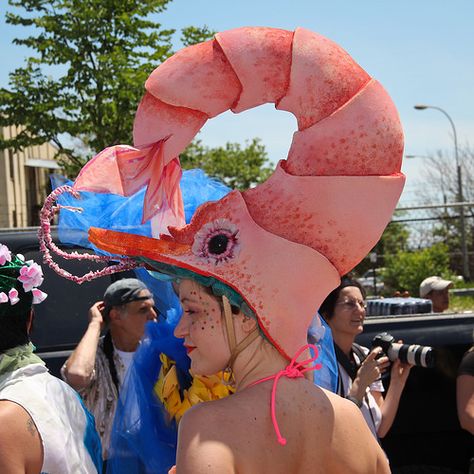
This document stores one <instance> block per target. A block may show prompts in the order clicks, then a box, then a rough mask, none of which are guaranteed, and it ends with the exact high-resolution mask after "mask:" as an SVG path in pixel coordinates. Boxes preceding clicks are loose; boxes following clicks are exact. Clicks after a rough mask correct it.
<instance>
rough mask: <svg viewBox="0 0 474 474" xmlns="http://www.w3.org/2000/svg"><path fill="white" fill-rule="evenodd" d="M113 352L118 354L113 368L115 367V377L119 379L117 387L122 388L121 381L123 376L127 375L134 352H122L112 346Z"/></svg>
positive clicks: (123, 378)
mask: <svg viewBox="0 0 474 474" xmlns="http://www.w3.org/2000/svg"><path fill="white" fill-rule="evenodd" d="M114 352H115V354H117V356H118V359H119V360H118V361H117V358H115V361H116V364H115V368H116V369H117V377H118V381H119V387H120V388H122V385H123V381H124V380H125V376H126V375H127V372H128V369H129V367H130V366H131V365H132V360H133V356H134V354H135V352H124V351H121V350H119V349H117V348H116V347H115V346H114Z"/></svg>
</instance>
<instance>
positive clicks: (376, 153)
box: [74, 27, 404, 359]
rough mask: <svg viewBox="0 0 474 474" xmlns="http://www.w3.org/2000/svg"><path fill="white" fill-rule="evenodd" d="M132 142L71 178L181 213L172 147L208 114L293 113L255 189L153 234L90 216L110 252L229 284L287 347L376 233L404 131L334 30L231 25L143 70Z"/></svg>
mask: <svg viewBox="0 0 474 474" xmlns="http://www.w3.org/2000/svg"><path fill="white" fill-rule="evenodd" d="M145 87H146V91H147V92H146V93H145V96H144V97H143V99H142V101H141V103H140V105H139V107H138V111H137V114H136V118H135V124H134V142H135V148H131V147H122V146H118V147H112V148H108V149H106V150H105V151H104V152H102V153H100V154H99V155H98V156H97V157H96V158H94V159H93V160H91V162H89V163H88V165H86V167H85V168H84V169H83V171H82V172H81V174H80V175H79V177H78V179H77V180H76V183H75V186H74V188H75V190H77V191H80V190H88V191H91V190H92V191H107V192H116V193H120V194H125V195H129V194H131V193H133V192H135V191H136V190H138V189H139V188H140V187H142V186H144V185H147V186H148V189H147V193H146V198H145V203H144V215H143V218H144V219H148V218H150V217H152V216H154V215H156V214H157V212H159V211H160V210H161V211H164V210H169V209H174V212H175V214H176V215H177V216H178V217H179V215H180V212H181V211H180V207H179V205H180V194H179V188H178V181H179V177H180V170H179V161H178V159H177V157H178V155H179V153H180V152H182V151H183V150H184V149H185V147H186V146H187V145H188V143H189V142H190V141H191V140H192V138H193V137H194V136H195V135H196V133H197V132H198V131H199V129H200V128H201V127H202V126H203V125H204V123H205V122H206V121H207V120H208V119H209V118H212V117H215V116H216V115H218V114H220V113H222V112H224V111H226V110H228V109H231V110H232V111H233V112H235V113H238V112H241V111H243V110H247V109H250V108H252V107H256V106H258V105H260V104H263V103H266V102H273V103H275V104H276V108H277V109H280V110H286V111H289V112H292V113H293V114H294V115H295V116H296V118H297V120H298V131H296V132H295V134H294V136H293V142H292V145H291V149H290V151H289V155H288V158H287V159H286V160H282V161H280V162H279V163H278V165H277V167H276V170H275V172H274V173H273V175H272V176H271V177H270V178H269V179H268V180H267V181H266V182H265V183H264V184H261V185H259V186H257V187H256V188H253V189H249V190H247V191H245V192H239V191H233V192H232V193H230V194H229V195H227V196H225V197H224V198H222V199H220V200H219V201H216V202H210V203H206V204H204V205H202V206H201V207H199V208H198V210H197V211H196V214H195V215H194V217H193V219H192V221H191V223H190V224H189V225H187V226H184V227H170V228H169V234H170V235H161V238H160V239H153V238H147V237H141V236H136V235H130V234H124V233H118V232H114V231H110V230H105V229H97V228H92V229H91V230H90V233H89V238H90V240H91V241H92V242H93V243H94V244H95V245H97V246H98V247H100V248H102V249H104V250H107V251H110V252H112V253H115V254H119V255H124V256H128V257H132V258H137V259H139V260H142V259H143V258H144V259H145V260H146V261H147V262H148V263H150V262H151V265H152V266H153V262H160V263H161V264H167V265H171V266H173V267H180V268H183V269H187V270H190V271H192V272H194V273H196V274H199V275H203V276H210V277H213V278H216V279H218V280H220V281H221V282H223V283H225V284H226V285H228V286H229V287H231V288H232V289H234V290H236V291H237V292H238V293H239V294H240V295H241V296H242V297H243V298H244V300H245V302H246V303H247V304H248V306H249V307H250V308H251V309H252V310H253V312H254V313H255V314H256V316H257V319H258V324H259V327H260V328H261V330H263V332H264V333H265V335H266V336H267V337H268V339H269V340H270V341H271V342H272V343H273V344H274V345H275V347H276V348H277V349H278V350H279V351H280V352H281V353H282V354H283V355H284V356H285V357H287V358H288V359H291V357H292V356H293V355H294V354H295V353H297V351H298V349H300V348H301V347H302V346H303V345H304V344H306V334H307V329H308V326H309V325H310V322H311V319H312V318H313V316H314V315H315V313H316V311H317V309H318V308H319V306H320V304H321V302H322V301H323V299H324V298H325V297H326V295H327V294H328V293H329V292H330V291H331V290H332V289H334V288H335V287H336V286H337V285H338V283H339V280H340V275H343V274H345V273H346V272H348V271H349V270H351V269H352V268H353V267H354V266H355V265H356V264H357V263H358V262H359V261H360V260H361V259H362V258H363V257H364V256H365V255H366V254H367V253H368V252H369V250H370V249H371V248H372V247H373V246H374V245H375V243H376V242H377V241H378V239H379V238H380V236H381V234H382V232H383V230H384V228H385V226H386V225H387V223H388V221H389V219H390V217H391V214H392V212H393V209H394V208H395V205H396V203H397V201H398V199H399V196H400V193H401V191H402V188H403V185H404V176H403V175H402V174H401V173H400V167H401V159H402V154H403V134H402V130H401V125H400V121H399V117H398V114H397V111H396V109H395V107H394V104H393V103H392V101H391V100H390V98H389V96H388V94H387V93H386V92H385V90H384V89H383V88H382V86H381V85H380V84H379V83H378V82H377V81H376V80H374V79H372V78H370V76H369V75H368V74H367V73H366V72H365V71H364V70H363V69H362V68H361V67H360V66H358V65H357V64H356V63H355V62H354V61H353V60H352V58H351V57H350V56H349V55H348V54H347V53H346V52H345V51H344V50H343V49H341V48H340V47H339V46H337V45H336V44H335V43H333V42H332V41H330V40H328V39H326V38H324V37H323V36H320V35H318V34H316V33H313V32H311V31H308V30H306V29H304V28H297V29H296V31H295V32H290V31H285V30H280V29H273V28H252V27H249V28H238V29H234V30H230V31H226V32H223V33H219V34H217V35H216V36H215V38H214V39H213V40H211V41H207V42H204V43H200V44H198V45H195V46H190V47H188V48H185V49H183V50H181V51H179V52H178V53H176V54H175V55H174V56H172V57H170V58H169V59H168V60H167V61H165V62H164V63H163V64H162V65H161V66H159V67H158V68H157V69H155V71H153V73H152V74H151V75H150V77H149V78H148V80H147V82H146V84H145Z"/></svg>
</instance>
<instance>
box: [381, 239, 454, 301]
mask: <svg viewBox="0 0 474 474" xmlns="http://www.w3.org/2000/svg"><path fill="white" fill-rule="evenodd" d="M431 275H439V276H442V277H446V278H450V277H451V273H450V270H449V251H448V247H447V246H446V245H445V244H443V243H437V244H434V245H432V246H431V247H428V248H425V249H423V250H415V251H403V250H400V251H398V252H397V253H396V254H394V255H388V256H387V257H386V259H385V272H384V281H385V285H387V286H388V287H389V288H391V289H392V290H401V291H404V290H408V291H409V292H410V294H411V295H412V296H418V289H419V285H420V283H421V282H422V281H423V280H424V279H425V278H426V277H428V276H431Z"/></svg>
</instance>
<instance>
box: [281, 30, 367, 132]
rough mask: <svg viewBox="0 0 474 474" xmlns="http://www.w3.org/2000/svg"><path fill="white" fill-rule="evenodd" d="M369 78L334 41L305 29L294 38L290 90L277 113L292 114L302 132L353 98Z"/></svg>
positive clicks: (296, 32) (299, 31) (297, 32)
mask: <svg viewBox="0 0 474 474" xmlns="http://www.w3.org/2000/svg"><path fill="white" fill-rule="evenodd" d="M369 79H370V76H369V75H368V74H367V73H366V72H365V71H364V70H363V69H362V68H361V67H360V66H359V65H358V64H357V63H356V62H355V61H354V60H353V59H352V58H351V57H350V56H349V54H347V53H346V52H345V51H344V50H343V49H342V48H341V47H340V46H338V45H337V44H336V43H334V42H333V41H331V40H329V39H327V38H325V37H324V36H321V35H319V34H317V33H313V32H312V31H309V30H306V29H305V28H297V29H296V31H295V35H294V38H293V50H292V62H291V76H290V86H289V89H288V92H287V94H286V95H285V96H284V97H283V98H282V99H281V100H280V102H279V103H278V104H277V109H280V110H287V111H288V112H292V113H293V114H294V115H295V117H296V118H297V120H298V129H299V130H304V129H306V128H308V127H311V125H314V124H315V123H317V122H319V121H320V120H322V119H324V118H325V117H327V116H329V115H331V114H332V113H333V112H335V111H336V110H337V109H338V108H339V107H341V106H342V105H344V104H345V103H346V102H347V101H348V100H350V99H351V98H352V96H354V95H355V94H356V93H357V92H358V91H359V90H360V89H361V88H362V87H363V86H364V84H366V83H367V82H368V81H369Z"/></svg>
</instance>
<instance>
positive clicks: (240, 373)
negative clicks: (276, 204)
mask: <svg viewBox="0 0 474 474" xmlns="http://www.w3.org/2000/svg"><path fill="white" fill-rule="evenodd" d="M1 250H2V255H3V256H4V261H3V265H1V266H0V289H1V290H2V293H1V295H8V296H7V298H8V300H7V301H5V302H3V303H2V304H0V323H1V327H2V332H1V335H0V354H1V355H0V420H1V421H2V423H0V471H1V472H16V471H15V469H24V472H40V471H41V472H50V473H54V472H102V470H103V472H105V471H106V463H104V465H103V466H102V464H101V463H102V461H104V462H106V460H107V450H108V447H109V443H110V433H111V430H112V426H113V420H114V415H115V410H116V406H117V401H118V398H119V394H120V391H121V388H122V386H123V384H124V381H125V380H126V372H127V370H128V368H129V367H130V365H131V364H132V358H133V355H134V353H135V351H136V349H137V347H138V346H139V344H140V339H141V338H142V336H143V333H144V330H145V325H146V323H147V322H151V323H152V324H157V322H156V311H155V309H154V301H153V295H152V293H151V292H150V290H149V289H148V288H147V287H146V285H145V284H144V283H143V282H141V281H140V280H138V279H134V278H126V279H122V280H118V281H116V282H115V283H113V284H111V285H110V286H109V287H108V288H107V290H106V292H105V294H104V296H103V300H101V301H98V302H96V303H95V304H94V305H93V306H92V307H91V309H90V312H89V325H88V327H87V330H86V333H85V334H84V336H83V338H82V339H81V341H80V343H79V344H78V346H77V348H76V349H75V350H74V352H73V353H72V355H71V356H70V357H69V358H68V360H67V361H66V363H65V364H64V366H63V368H62V370H61V374H62V376H63V378H64V380H65V381H66V382H67V383H68V384H69V385H70V386H71V387H73V388H74V389H75V390H77V392H75V391H74V390H73V389H72V388H70V387H69V385H67V384H66V383H64V382H63V381H61V380H59V379H57V378H55V377H54V376H52V375H50V374H49V373H48V370H47V368H46V367H45V364H44V362H43V361H42V360H41V359H39V358H38V357H37V356H36V355H35V354H34V352H33V351H34V346H33V345H32V343H31V342H30V340H29V332H30V328H31V325H32V322H33V318H34V311H33V303H35V304H36V303H39V302H41V301H42V300H43V299H44V298H45V297H46V296H47V295H45V294H44V293H42V292H41V291H40V290H39V288H37V287H38V286H40V284H41V282H42V274H41V268H40V267H39V265H37V264H36V263H34V262H24V261H23V260H21V256H16V255H14V254H11V253H10V252H9V250H8V249H7V248H6V247H5V246H2V248H1ZM0 263H1V262H0ZM27 271H29V277H28V278H29V280H25V279H22V278H21V277H22V275H24V274H27ZM32 285H35V287H33V286H32ZM176 289H177V291H178V294H179V298H180V301H181V304H182V308H183V314H182V317H181V319H180V320H179V322H178V324H177V325H176V327H175V329H174V333H175V336H176V338H178V339H181V340H183V344H184V347H185V348H186V350H187V352H188V355H189V357H190V359H191V373H193V374H205V375H213V374H216V373H219V372H220V371H222V370H224V369H225V368H226V367H232V383H233V384H234V386H235V389H236V393H235V394H234V395H232V396H229V397H224V398H223V399H221V400H220V401H219V402H215V403H212V404H199V406H197V407H196V408H195V409H194V410H192V412H190V413H189V416H186V417H184V418H183V421H182V422H181V424H180V435H179V442H178V446H177V448H176V460H177V468H178V471H177V472H200V471H199V469H204V468H205V467H206V466H209V465H212V467H213V469H215V471H214V472H227V471H229V470H230V469H236V470H237V471H238V472H268V469H269V466H272V465H275V466H276V465H277V464H279V465H281V464H284V465H285V466H287V468H288V469H289V471H288V472H313V471H312V470H311V469H310V468H311V467H312V466H313V467H314V466H315V465H319V466H320V467H321V472H342V471H345V472H346V471H347V472H389V469H388V464H387V460H386V458H385V456H384V455H383V452H382V451H381V450H380V447H379V445H378V444H377V443H376V442H375V440H377V439H379V438H383V437H384V436H385V435H386V433H387V432H388V431H389V429H390V427H391V425H392V423H393V421H394V418H395V416H396V412H397V408H398V403H399V400H400V397H401V394H402V391H403V388H404V385H405V383H406V380H407V378H408V375H409V372H410V366H409V365H407V364H403V363H401V362H400V361H395V362H394V363H392V364H390V361H389V360H388V358H387V357H386V355H383V354H381V353H380V348H375V349H372V350H369V349H368V348H365V347H362V346H360V345H358V344H357V343H355V342H354V340H355V337H356V336H357V335H358V334H360V333H361V332H362V331H363V323H364V318H365V292H364V289H363V288H362V287H361V286H360V284H359V283H358V282H357V281H356V280H354V279H351V278H350V277H344V278H343V279H342V281H341V284H340V285H339V286H338V287H337V288H336V289H335V290H333V291H332V292H331V293H330V294H329V295H328V296H327V298H326V299H325V300H324V302H323V303H322V305H321V307H320V310H319V311H320V314H321V316H322V317H323V318H324V320H325V321H326V322H327V324H328V326H329V328H330V329H331V333H332V336H333V339H334V348H335V355H336V358H337V362H338V368H339V372H338V380H337V395H335V394H332V393H331V392H329V391H326V390H324V389H319V388H317V387H316V386H315V385H314V382H313V378H312V376H311V375H310V374H312V372H311V371H308V372H306V373H305V370H306V368H305V367H304V363H301V364H298V363H294V367H293V368H292V369H291V370H296V371H297V372H296V374H297V375H295V374H292V373H291V370H289V369H288V367H286V366H287V362H286V361H285V358H284V357H282V356H281V354H280V353H279V352H278V351H277V350H276V349H275V348H274V346H273V345H272V344H271V343H270V341H269V340H268V338H267V337H266V336H265V335H264V334H262V333H261V332H260V331H259V330H258V328H257V323H256V320H255V319H254V318H252V317H250V316H247V315H246V314H245V313H243V312H242V311H241V309H240V308H239V307H238V306H236V305H233V304H231V303H230V302H229V298H227V297H226V296H225V294H224V295H222V294H221V293H222V291H217V290H216V289H215V288H214V289H213V287H212V286H205V285H202V284H199V283H198V282H196V281H194V280H192V279H180V280H179V284H178V285H176ZM216 293H218V294H217V295H216ZM229 297H230V298H232V295H231V294H229ZM45 304H47V303H45ZM102 334H104V335H102ZM305 342H306V341H305ZM302 347H304V344H303V345H302ZM473 354H474V352H473V349H472V348H471V349H470V350H469V351H468V352H467V353H466V355H465V357H464V359H463V361H462V363H461V365H460V368H459V376H458V387H457V394H458V413H459V420H460V423H461V426H462V427H463V428H464V429H465V430H467V431H469V432H471V433H473V434H474V410H473V404H474V401H473V400H474V395H473V394H474V390H473V388H474V387H473V383H474V373H473V363H472V362H473V359H474V358H473V357H472V356H473ZM293 362H295V361H293ZM387 371H389V372H390V384H389V387H388V391H387V393H386V394H383V392H384V387H383V384H382V382H381V377H382V376H383V374H384V373H385V372H387ZM285 375H286V376H287V377H295V376H296V377H297V378H298V380H293V381H284V380H280V381H279V378H280V377H283V376H285ZM273 390H275V391H276V394H277V402H276V401H275V398H272V397H273V395H272V391H273ZM78 394H80V395H81V397H82V400H83V401H84V403H82V402H81V400H80V397H79V396H78ZM344 399H345V400H344ZM348 402H349V403H348ZM269 403H270V404H271V410H268V404H269ZM127 409H130V406H128V407H127ZM358 412H359V413H358ZM91 413H92V414H93V415H94V416H92V415H91ZM266 414H268V415H266ZM360 415H362V416H360ZM94 418H95V424H94ZM249 426H252V430H251V431H250V432H249ZM302 430H303V432H304V436H302V435H301V433H302ZM86 433H87V436H86V435H85V434H86ZM97 433H98V434H99V435H100V440H99V436H98V435H97ZM250 435H251V442H249V436H250ZM272 437H273V438H275V437H276V441H278V443H279V444H283V445H285V446H288V448H287V449H285V450H279V449H277V445H278V443H276V444H275V447H272V443H269V441H268V440H269V439H271V438H272ZM371 439H372V441H371ZM101 446H102V450H101ZM301 450H304V451H305V452H306V451H308V452H311V453H312V454H311V456H307V457H305V459H304V460H302V459H301V455H300V453H301ZM328 450H332V451H334V452H337V457H334V458H331V460H330V461H327V462H323V461H322V459H324V458H325V456H324V453H325V452H327V451H328ZM355 450H356V451H357V452H358V453H360V455H359V456H358V459H357V463H356V464H357V466H356V465H355V464H354V463H353V456H352V453H353V452H354V451H355ZM262 452H265V453H266V454H265V455H262ZM174 469H176V468H175V467H174V468H173V470H174ZM196 469H197V470H196ZM22 472H23V471H22ZM123 472H126V471H123ZM143 472H145V471H143ZM173 472H174V471H173Z"/></svg>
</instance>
